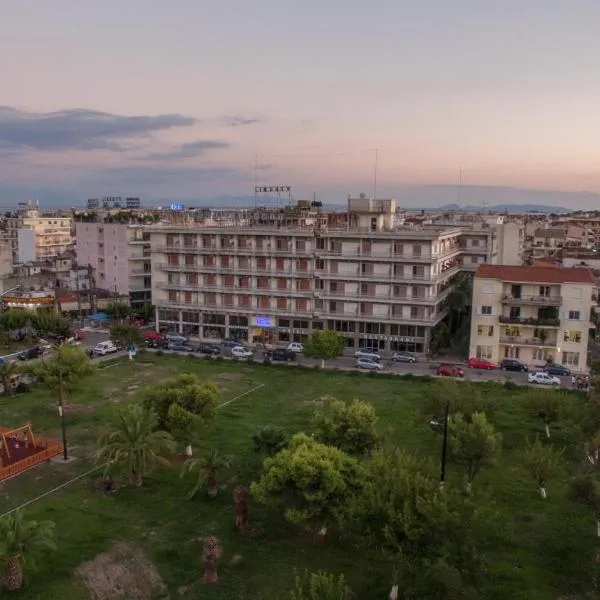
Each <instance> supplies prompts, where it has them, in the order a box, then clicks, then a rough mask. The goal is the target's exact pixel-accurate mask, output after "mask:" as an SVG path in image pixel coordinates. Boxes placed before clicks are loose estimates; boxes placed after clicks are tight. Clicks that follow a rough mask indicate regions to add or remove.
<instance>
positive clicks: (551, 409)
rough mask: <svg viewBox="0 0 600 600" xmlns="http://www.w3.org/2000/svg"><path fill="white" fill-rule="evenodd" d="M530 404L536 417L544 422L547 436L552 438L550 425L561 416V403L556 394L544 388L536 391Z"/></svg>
mask: <svg viewBox="0 0 600 600" xmlns="http://www.w3.org/2000/svg"><path fill="white" fill-rule="evenodd" d="M529 406H530V409H531V412H532V414H533V416H534V417H536V418H537V419H540V420H541V421H542V423H544V429H545V431H546V437H547V438H550V425H552V424H553V423H556V421H558V419H559V417H560V403H559V401H558V398H557V396H556V394H553V393H551V392H548V391H546V390H544V391H543V392H534V393H533V394H532V395H531V397H530V400H529Z"/></svg>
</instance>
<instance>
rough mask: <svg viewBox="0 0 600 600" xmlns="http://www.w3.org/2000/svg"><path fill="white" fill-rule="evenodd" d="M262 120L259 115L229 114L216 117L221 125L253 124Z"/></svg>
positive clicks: (243, 125) (240, 125)
mask: <svg viewBox="0 0 600 600" xmlns="http://www.w3.org/2000/svg"><path fill="white" fill-rule="evenodd" d="M263 121H264V119H261V118H259V117H246V116H242V115H230V116H225V117H221V118H219V119H217V123H219V125H221V126H223V127H245V126H246V125H255V124H257V123H262V122H263Z"/></svg>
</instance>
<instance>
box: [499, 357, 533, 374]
mask: <svg viewBox="0 0 600 600" xmlns="http://www.w3.org/2000/svg"><path fill="white" fill-rule="evenodd" d="M500 368H501V369H502V370H503V371H520V372H521V373H527V371H529V369H528V368H527V365H524V364H523V363H522V362H521V361H520V360H517V359H516V358H504V359H502V362H501V363H500Z"/></svg>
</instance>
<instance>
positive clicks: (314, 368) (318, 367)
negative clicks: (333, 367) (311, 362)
mask: <svg viewBox="0 0 600 600" xmlns="http://www.w3.org/2000/svg"><path fill="white" fill-rule="evenodd" d="M320 370H321V365H315V366H314V367H313V371H320Z"/></svg>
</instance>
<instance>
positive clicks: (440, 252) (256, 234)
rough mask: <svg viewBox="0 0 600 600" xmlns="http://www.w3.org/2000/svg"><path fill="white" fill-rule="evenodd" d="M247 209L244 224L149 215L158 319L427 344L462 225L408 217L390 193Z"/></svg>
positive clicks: (227, 332) (273, 338)
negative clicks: (343, 202) (327, 207)
mask: <svg viewBox="0 0 600 600" xmlns="http://www.w3.org/2000/svg"><path fill="white" fill-rule="evenodd" d="M266 212H268V211H265V210H264V209H259V210H257V211H254V213H253V214H252V215H250V216H249V217H248V219H247V224H246V225H245V226H244V227H238V226H227V225H219V224H215V223H214V221H213V222H212V223H211V224H199V223H185V222H178V223H164V224H159V225H154V226H150V227H148V228H147V230H148V231H149V232H150V237H151V250H152V298H153V302H154V304H155V305H156V307H157V310H156V319H157V327H165V328H167V329H169V330H175V331H181V332H183V333H186V334H190V335H194V336H199V337H201V338H205V339H220V338H224V337H236V338H238V339H244V340H246V339H247V340H249V341H259V340H264V341H266V342H267V343H274V344H275V343H284V342H287V341H291V340H306V339H307V338H308V337H309V335H310V334H311V332H312V331H314V330H319V329H331V330H335V331H338V332H340V333H341V334H342V335H343V336H344V337H345V338H346V342H347V345H348V346H351V347H357V346H375V347H377V348H380V349H386V350H409V351H413V352H418V353H421V352H425V351H426V350H427V348H428V343H429V339H430V335H431V331H432V329H433V328H434V327H435V326H436V325H437V324H438V323H439V322H440V321H441V320H442V319H443V318H444V317H445V316H446V314H447V296H448V295H449V293H450V292H451V289H452V281H453V278H454V277H455V276H456V275H457V273H458V272H459V271H460V263H459V258H460V256H461V252H462V250H461V247H460V244H459V240H460V238H461V235H462V230H461V229H460V228H458V227H444V226H442V227H434V226H427V227H421V228H418V227H405V226H403V225H400V224H399V222H398V220H397V209H396V206H395V201H393V200H379V199H372V198H366V197H360V198H349V199H348V210H347V211H346V212H338V213H325V212H321V211H319V210H314V209H313V208H312V207H308V208H307V207H298V206H296V207H293V208H286V209H281V210H280V209H278V210H277V211H272V213H273V215H275V213H277V215H279V216H277V217H276V218H275V217H273V215H272V216H269V215H267V214H266Z"/></svg>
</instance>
